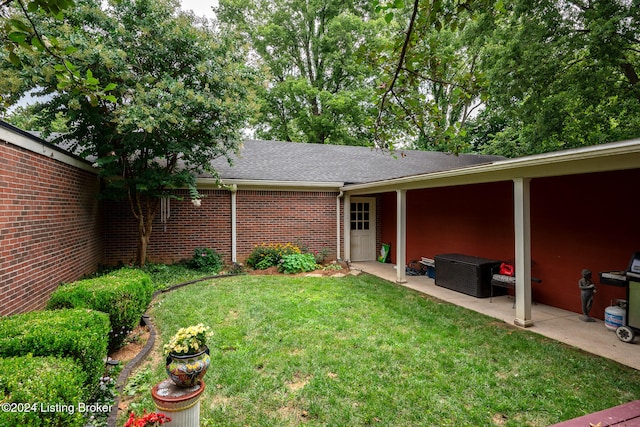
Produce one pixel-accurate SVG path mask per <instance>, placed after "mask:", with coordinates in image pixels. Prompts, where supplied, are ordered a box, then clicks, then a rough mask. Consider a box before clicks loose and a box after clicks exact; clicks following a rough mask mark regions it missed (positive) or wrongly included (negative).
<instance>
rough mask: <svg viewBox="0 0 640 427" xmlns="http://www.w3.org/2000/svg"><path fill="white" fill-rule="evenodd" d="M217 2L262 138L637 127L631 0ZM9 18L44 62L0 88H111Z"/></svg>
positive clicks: (432, 139)
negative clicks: (51, 52)
mask: <svg viewBox="0 0 640 427" xmlns="http://www.w3.org/2000/svg"><path fill="white" fill-rule="evenodd" d="M8 1H9V0H5V2H4V3H2V4H6V3H7V2H8ZM10 1H11V2H26V4H27V5H29V7H32V8H35V9H34V10H39V9H38V7H37V5H40V4H47V3H52V4H54V5H56V4H62V5H64V4H66V3H70V0H31V1H27V0H10ZM117 3H118V2H114V4H117ZM20 4H22V3H20ZM81 4H82V3H81ZM174 6H175V4H174ZM216 12H217V22H216V24H217V25H218V29H219V31H220V34H225V35H230V36H234V37H236V42H235V46H236V47H237V48H238V49H240V50H242V48H244V47H246V48H247V49H249V51H250V56H249V59H248V60H247V61H250V62H249V63H250V64H251V65H252V66H254V65H255V67H256V68H260V70H261V73H262V74H261V81H260V84H257V85H255V86H253V88H254V90H255V91H256V97H255V99H254V100H255V103H256V106H257V108H256V110H255V113H254V114H253V115H252V116H251V121H250V127H251V129H253V130H254V131H255V133H256V135H257V136H258V137H261V138H269V139H281V140H289V141H300V142H315V143H333V144H355V145H374V144H375V145H377V146H381V147H385V148H386V147H391V148H393V147H394V146H395V147H408V148H419V149H427V150H442V151H451V152H454V153H458V152H484V153H491V154H501V155H505V156H509V157H515V156H522V155H526V154H532V153H540V152H546V151H554V150H559V149H564V148H571V147H579V146H583V145H592V144H599V143H603V142H609V141H615V140H621V139H627V138H633V137H638V136H639V135H640V114H638V113H640V86H639V85H638V82H639V76H638V74H639V71H638V67H640V0H513V1H509V2H506V1H504V0H412V1H409V0H348V1H338V0H304V1H303V0H287V1H285V0H220V5H219V7H218V8H217V10H216ZM114 18H115V19H120V18H119V17H114ZM66 22H67V26H66V27H64V28H67V27H68V25H75V26H76V27H82V26H83V25H85V23H83V22H82V21H81V20H76V21H74V22H71V21H69V20H67V21H66ZM90 22H91V20H90V19H89V23H90ZM5 24H6V22H5ZM16 25H17V24H15V22H14V21H9V24H6V25H5V28H9V29H8V30H5V33H6V34H9V37H5V45H6V46H9V47H10V49H9V51H8V52H10V53H9V57H12V58H13V56H15V57H17V58H18V60H19V62H20V63H23V62H24V61H27V62H28V61H31V60H34V59H32V58H36V57H37V58H39V61H40V62H39V64H40V66H41V67H43V69H44V67H47V66H48V67H49V68H48V71H47V72H42V73H40V75H35V76H34V75H32V74H31V73H30V72H26V71H25V72H23V73H22V74H18V73H15V72H10V73H8V72H7V71H5V70H1V71H0V72H1V73H3V74H2V76H0V77H2V80H3V84H2V85H0V95H2V96H5V98H6V99H9V98H11V100H15V97H16V96H17V95H16V93H17V94H21V93H23V90H24V88H25V87H34V84H33V83H34V82H33V81H32V80H35V83H36V86H37V85H43V83H42V79H44V78H46V79H48V80H53V76H56V77H55V78H57V79H58V84H59V85H60V82H61V81H62V82H63V83H64V80H65V79H67V80H70V81H73V82H75V83H77V81H76V80H77V79H76V80H74V78H72V77H69V72H68V70H69V68H71V69H73V70H74V71H73V72H72V73H71V75H72V76H73V75H76V76H81V77H82V79H83V80H84V82H85V83H87V84H88V85H91V84H93V85H94V87H93V92H91V91H89V92H86V91H85V92H84V93H85V95H86V96H89V97H90V100H91V101H92V102H93V103H96V102H97V100H100V101H101V103H102V104H104V101H106V102H108V101H109V99H111V96H116V95H117V94H116V93H113V94H112V91H113V85H111V84H110V83H115V84H116V85H120V84H121V83H120V82H119V81H117V80H113V81H112V80H110V77H111V76H110V75H108V73H107V74H105V73H99V72H96V70H95V69H94V68H93V67H91V66H88V65H87V64H83V65H82V67H81V68H80V67H76V68H77V69H74V68H73V67H75V65H74V64H81V63H82V61H84V55H83V54H80V53H79V52H76V51H75V50H74V49H78V48H77V47H76V46H75V44H70V43H67V41H66V40H67V39H66V38H65V37H63V36H57V34H56V33H55V31H53V33H51V32H49V31H48V30H47V31H45V32H44V34H47V35H48V36H49V35H50V37H51V39H52V40H56V46H57V47H58V50H57V52H64V53H65V57H64V58H65V61H64V62H63V63H62V64H61V63H60V58H57V59H55V60H51V59H50V60H45V59H44V57H45V56H46V55H45V53H46V52H42V49H38V46H39V42H37V41H36V42H35V47H34V46H33V45H29V44H28V43H27V44H26V45H25V43H26V42H27V41H29V40H33V37H31V36H30V35H29V34H27V33H28V31H27V32H26V33H24V34H22V35H21V33H20V31H16V30H15V28H16ZM90 25H92V24H89V27H90ZM11 28H13V30H11ZM52 28H55V27H54V26H52ZM76 29H77V28H76ZM12 31H13V32H12ZM25 31H26V30H25ZM67 31H70V30H69V29H67ZM78 33H79V34H80V33H81V31H80V30H78ZM11 34H13V35H11ZM30 37H31V38H30ZM7 43H8V44H7ZM12 46H13V47H12ZM16 46H22V47H23V48H25V46H26V47H28V46H31V48H30V49H31V51H29V50H28V49H22V50H20V49H18V48H17V47H16ZM25 51H28V54H27V53H25ZM107 51H109V49H107ZM11 53H13V56H11ZM153 53H154V54H156V55H157V58H165V55H166V54H167V50H166V49H160V48H156V50H155V51H154V52H153ZM14 59H15V58H14ZM236 59H237V60H238V61H242V60H243V59H242V58H240V57H237V58H236ZM90 62H91V61H90ZM26 65H28V64H26ZM95 65H97V66H101V64H100V62H97V63H95ZM27 68H28V67H27ZM27 68H25V70H26V69H27ZM240 68H242V67H240ZM74 73H75V74H74ZM44 76H46V77H44ZM39 79H40V80H39ZM61 87H62V88H63V89H64V88H65V85H64V84H62V86H61ZM84 87H85V88H86V87H87V85H85V86H84ZM243 90H245V91H249V90H250V89H249V88H248V87H245V88H244V89H243ZM67 91H69V90H68V89H67ZM76 93H77V91H76ZM81 93H82V92H81Z"/></svg>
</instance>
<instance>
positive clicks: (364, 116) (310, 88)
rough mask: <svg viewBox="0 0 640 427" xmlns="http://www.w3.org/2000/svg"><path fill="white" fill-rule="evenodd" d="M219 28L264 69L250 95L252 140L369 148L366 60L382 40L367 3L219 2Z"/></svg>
mask: <svg viewBox="0 0 640 427" xmlns="http://www.w3.org/2000/svg"><path fill="white" fill-rule="evenodd" d="M219 3H220V6H219V8H218V10H217V11H216V14H217V17H218V19H219V20H220V21H221V22H222V26H223V28H225V29H227V30H228V32H229V33H232V34H236V35H237V37H238V38H239V39H240V40H243V41H245V40H248V41H249V42H250V43H251V46H252V48H253V49H254V51H255V53H256V54H257V56H258V58H257V59H258V61H259V63H260V65H261V66H262V67H263V68H264V74H265V81H266V83H265V84H264V85H262V86H261V87H259V88H258V89H257V102H258V106H259V108H260V110H259V113H258V114H257V115H256V116H255V117H254V120H253V123H252V124H253V126H254V127H255V129H256V131H257V135H258V136H259V137H260V138H269V139H279V140H285V141H299V142H309V143H320V144H344V145H366V144H371V142H372V141H371V134H370V132H369V125H370V121H371V118H372V117H373V116H374V114H375V111H374V105H373V103H372V102H371V98H372V96H373V86H372V85H371V78H372V76H374V75H375V74H376V73H377V70H376V69H375V68H374V66H373V64H372V63H371V61H370V60H369V58H368V55H369V53H370V52H371V51H372V50H373V49H372V48H373V47H374V46H376V45H377V44H381V43H382V40H384V38H385V26H384V21H383V20H382V19H380V18H379V17H378V16H376V15H375V14H374V12H373V9H372V7H371V5H370V2H369V1H361V0H360V1H350V2H344V1H342V0H326V1H322V2H309V1H304V0H286V1H285V0H249V1H242V2H240V1H236V0H221V1H220V2H219Z"/></svg>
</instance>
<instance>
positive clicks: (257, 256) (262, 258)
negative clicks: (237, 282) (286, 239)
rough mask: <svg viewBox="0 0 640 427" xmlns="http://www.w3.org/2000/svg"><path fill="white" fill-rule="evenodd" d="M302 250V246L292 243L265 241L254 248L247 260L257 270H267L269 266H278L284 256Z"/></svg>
mask: <svg viewBox="0 0 640 427" xmlns="http://www.w3.org/2000/svg"><path fill="white" fill-rule="evenodd" d="M300 252H301V251H300V248H299V247H298V246H296V245H294V244H292V243H285V244H282V243H269V244H267V243H263V244H261V245H256V246H255V247H254V248H253V251H252V252H251V254H250V255H249V257H248V258H247V260H246V261H245V262H246V264H247V265H248V266H249V267H251V268H255V269H256V270H266V269H267V268H269V267H274V266H278V265H279V264H280V261H281V260H282V257H284V256H286V255H293V254H299V253H300Z"/></svg>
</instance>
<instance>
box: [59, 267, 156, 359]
mask: <svg viewBox="0 0 640 427" xmlns="http://www.w3.org/2000/svg"><path fill="white" fill-rule="evenodd" d="M152 296H153V284H152V283H151V278H150V277H149V275H148V274H147V273H145V272H144V271H142V270H135V269H129V268H123V269H120V270H117V271H113V272H111V273H108V274H106V275H104V276H100V277H96V278H92V279H86V280H81V281H78V282H74V283H70V284H67V285H62V286H60V287H59V288H58V289H56V291H55V292H54V293H53V294H52V295H51V298H50V299H49V302H48V303H47V308H49V309H59V308H90V309H93V310H97V311H102V312H104V313H107V314H108V315H109V320H110V322H111V331H110V332H109V348H110V349H116V348H118V347H119V346H120V345H121V344H122V342H123V341H124V340H125V338H126V337H127V335H128V334H129V332H130V331H131V330H132V329H133V328H134V327H135V326H136V325H137V324H138V322H139V321H140V317H141V316H142V314H144V312H145V311H146V310H147V307H148V305H149V303H150V302H151V298H152Z"/></svg>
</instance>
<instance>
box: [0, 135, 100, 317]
mask: <svg viewBox="0 0 640 427" xmlns="http://www.w3.org/2000/svg"><path fill="white" fill-rule="evenodd" d="M98 189H99V185H98V178H97V176H96V175H95V174H93V173H91V172H87V171H84V170H82V169H79V168H76V167H74V166H70V165H68V164H65V163H62V162H60V161H57V160H54V159H52V158H49V157H47V156H43V155H40V154H36V153H34V152H31V151H29V150H26V149H23V148H20V147H18V146H16V145H13V144H9V143H7V142H4V141H0V315H9V314H14V313H20V312H25V311H32V310H36V309H41V308H43V307H44V305H45V304H46V302H47V300H48V298H49V295H50V294H51V292H53V291H54V290H55V288H56V287H57V286H58V285H59V284H61V283H66V282H72V281H75V280H77V279H79V278H81V277H82V276H83V275H85V274H89V273H93V272H94V271H95V270H96V269H97V267H98V265H99V263H100V258H101V256H102V249H103V247H102V241H101V238H100V234H99V229H100V218H99V210H98V202H97V199H96V194H97V191H98Z"/></svg>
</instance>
